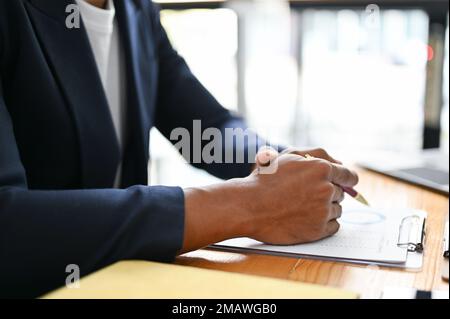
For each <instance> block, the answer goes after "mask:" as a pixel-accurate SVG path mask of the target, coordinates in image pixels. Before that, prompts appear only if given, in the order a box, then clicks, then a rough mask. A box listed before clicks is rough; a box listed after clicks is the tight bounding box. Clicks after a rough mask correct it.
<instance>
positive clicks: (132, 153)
mask: <svg viewBox="0 0 450 319" xmlns="http://www.w3.org/2000/svg"><path fill="white" fill-rule="evenodd" d="M114 4H115V7H116V14H117V20H118V24H119V30H120V33H121V42H122V43H121V44H122V47H123V49H124V52H125V59H126V64H125V65H126V79H127V121H126V122H127V137H126V143H125V148H124V154H123V166H122V167H123V171H122V187H123V188H126V187H129V186H131V185H136V184H142V185H146V184H147V164H148V147H149V141H148V135H149V130H150V127H151V123H150V120H151V118H152V115H151V112H152V110H151V109H152V107H151V106H152V105H153V104H154V100H153V99H154V96H155V90H156V89H155V87H154V86H155V84H156V82H157V81H156V74H157V70H156V63H153V64H152V60H153V57H154V47H153V41H151V40H152V39H153V38H152V34H151V24H150V18H149V17H148V16H147V15H146V12H145V10H143V9H142V8H141V7H140V5H139V4H138V2H137V1H131V0H130V1H124V0H115V1H114Z"/></svg>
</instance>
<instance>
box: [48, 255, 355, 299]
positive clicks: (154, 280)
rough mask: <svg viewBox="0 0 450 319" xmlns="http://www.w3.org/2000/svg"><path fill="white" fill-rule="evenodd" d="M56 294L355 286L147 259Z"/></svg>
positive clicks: (222, 293) (243, 293)
mask: <svg viewBox="0 0 450 319" xmlns="http://www.w3.org/2000/svg"><path fill="white" fill-rule="evenodd" d="M44 298H49V299H52V298H56V299H77V298H83V299H84V298H88V299H89V298H96V299H99V298H100V299H107V298H114V299H117V298H119V299H124V298H127V299H128V298H138V299H143V298H145V299H147V298H152V299H163V298H164V299H210V298H219V299H233V298H238V299H252V298H257V299H279V298H284V299H299V298H320V299H322V298H328V299H330V298H339V299H344V298H357V295H356V294H355V293H352V292H346V291H342V290H338V289H334V288H327V287H322V286H318V285H310V284H303V283H298V282H292V281H286V280H279V279H271V278H261V277H256V276H248V275H241V274H233V273H227V272H222V271H212V270H205V269H199V268H193V267H186V266H177V265H167V264H160V263H152V262H144V261H126V262H120V263H117V264H115V265H112V266H110V267H107V268H105V269H103V270H101V271H99V272H97V273H94V274H92V275H90V276H87V277H85V278H83V279H82V280H81V282H80V283H79V287H77V288H73V287H72V288H61V289H59V290H57V291H55V292H52V293H50V294H48V295H46V296H44Z"/></svg>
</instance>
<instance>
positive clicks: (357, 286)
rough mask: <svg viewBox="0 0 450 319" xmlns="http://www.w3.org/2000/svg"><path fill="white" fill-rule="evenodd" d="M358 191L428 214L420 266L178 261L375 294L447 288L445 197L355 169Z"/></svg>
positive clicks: (240, 257)
mask: <svg viewBox="0 0 450 319" xmlns="http://www.w3.org/2000/svg"><path fill="white" fill-rule="evenodd" d="M358 172H359V174H360V180H361V182H360V185H359V186H358V190H359V191H360V192H361V193H363V194H364V195H365V196H366V197H367V198H368V200H369V201H370V202H371V204H372V205H373V206H374V207H390V208H395V207H398V208H405V207H407V208H412V209H422V210H425V211H427V212H428V220H427V223H428V226H427V231H428V233H427V239H426V245H425V257H424V266H423V269H422V270H421V271H418V272H412V271H406V270H402V269H393V268H392V269H391V268H384V267H374V266H358V265H352V264H346V263H338V262H329V261H318V260H308V259H303V258H286V257H275V256H264V255H257V254H238V253H230V252H220V251H213V250H199V251H196V252H192V253H189V254H186V255H183V256H181V257H179V258H178V259H177V261H176V263H177V264H179V265H189V266H194V267H199V268H207V269H217V270H224V271H229V272H235V273H242V274H252V275H259V276H266V277H271V278H280V279H288V280H292V281H299V282H304V283H315V284H320V285H326V286H330V287H338V288H343V289H348V290H351V291H354V292H357V293H359V294H360V295H361V297H363V298H378V297H379V295H380V294H381V292H382V291H383V288H384V287H392V286H394V287H414V288H417V289H424V290H431V289H436V290H448V289H449V286H448V283H446V282H444V281H443V280H442V278H441V267H442V247H443V246H442V239H443V229H444V224H445V221H446V220H447V215H448V197H447V196H444V195H440V194H437V193H434V192H431V191H428V190H425V189H423V188H420V187H416V186H412V185H409V184H406V183H403V182H400V181H397V180H395V179H392V178H389V177H384V176H382V175H379V174H376V173H372V172H368V171H366V170H358Z"/></svg>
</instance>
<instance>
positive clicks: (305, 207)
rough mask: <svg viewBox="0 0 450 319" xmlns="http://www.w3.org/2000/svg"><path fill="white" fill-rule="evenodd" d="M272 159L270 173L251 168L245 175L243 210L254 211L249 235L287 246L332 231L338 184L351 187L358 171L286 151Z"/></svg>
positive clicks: (335, 227) (338, 210) (338, 209)
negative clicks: (247, 190)
mask: <svg viewBox="0 0 450 319" xmlns="http://www.w3.org/2000/svg"><path fill="white" fill-rule="evenodd" d="M274 160H275V161H276V163H272V165H274V166H275V167H276V168H277V170H276V172H275V173H274V174H259V173H258V171H255V172H254V173H253V174H252V175H251V176H249V177H248V178H247V181H248V184H249V188H250V194H251V195H250V196H251V199H250V203H252V204H251V205H250V207H249V209H250V211H251V214H252V215H253V216H254V222H253V228H252V229H251V230H250V232H251V233H250V235H249V237H252V238H254V239H256V240H258V241H262V242H265V243H270V244H277V245H290V244H298V243H305V242H311V241H316V240H319V239H322V238H325V237H328V236H331V235H333V234H335V233H336V232H337V231H338V230H339V223H338V222H337V219H338V218H340V216H341V214H342V207H341V205H340V203H341V202H342V201H343V199H344V192H343V190H342V188H341V187H340V186H348V187H353V186H355V185H356V184H357V183H358V176H357V175H356V174H355V173H353V172H352V171H350V170H349V169H347V168H345V167H344V166H342V165H339V164H335V163H331V162H329V161H326V160H322V159H305V158H302V157H300V156H298V155H294V154H287V155H281V156H280V157H277V158H276V159H274ZM337 185H339V186H337Z"/></svg>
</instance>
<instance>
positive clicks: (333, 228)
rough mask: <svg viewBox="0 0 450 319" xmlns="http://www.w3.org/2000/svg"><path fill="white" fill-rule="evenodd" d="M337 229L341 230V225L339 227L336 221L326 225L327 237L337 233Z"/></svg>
mask: <svg viewBox="0 0 450 319" xmlns="http://www.w3.org/2000/svg"><path fill="white" fill-rule="evenodd" d="M339 228H341V225H339V223H338V222H337V220H332V221H330V222H329V223H328V224H327V235H328V236H333V235H335V234H336V233H337V232H338V231H339Z"/></svg>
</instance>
